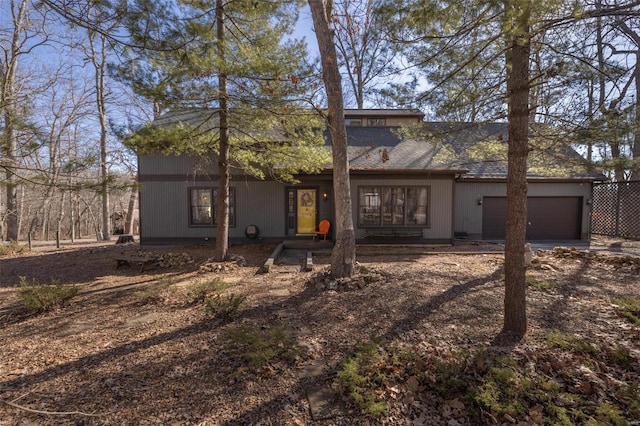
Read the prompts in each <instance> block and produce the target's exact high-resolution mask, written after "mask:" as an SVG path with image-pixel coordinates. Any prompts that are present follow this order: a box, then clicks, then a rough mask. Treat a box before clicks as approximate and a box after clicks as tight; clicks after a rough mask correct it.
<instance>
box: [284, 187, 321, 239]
mask: <svg viewBox="0 0 640 426" xmlns="http://www.w3.org/2000/svg"><path fill="white" fill-rule="evenodd" d="M317 203H318V190H317V189H315V188H288V189H287V204H288V205H287V234H288V235H292V234H294V235H311V234H313V231H315V230H316V216H317V211H318V208H317V207H318V206H317Z"/></svg>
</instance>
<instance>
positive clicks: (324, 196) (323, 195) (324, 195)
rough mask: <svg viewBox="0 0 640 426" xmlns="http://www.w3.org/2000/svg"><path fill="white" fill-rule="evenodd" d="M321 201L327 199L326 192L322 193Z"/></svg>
mask: <svg viewBox="0 0 640 426" xmlns="http://www.w3.org/2000/svg"><path fill="white" fill-rule="evenodd" d="M322 199H323V200H324V201H327V200H328V199H329V194H328V193H327V192H326V191H325V192H323V193H322Z"/></svg>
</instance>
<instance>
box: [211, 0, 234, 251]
mask: <svg viewBox="0 0 640 426" xmlns="http://www.w3.org/2000/svg"><path fill="white" fill-rule="evenodd" d="M216 27H217V39H218V54H219V58H218V59H219V61H220V64H221V65H220V66H221V67H222V66H224V65H223V63H224V55H225V52H224V46H223V43H224V5H223V0H217V1H216ZM218 101H219V106H220V110H219V118H220V141H219V151H220V152H219V153H218V198H217V207H216V209H217V210H216V213H217V214H216V247H215V253H214V258H215V260H217V261H219V262H221V261H223V260H225V259H226V258H227V250H228V249H229V175H230V173H229V105H228V98H227V75H226V73H225V72H224V70H222V69H219V70H218Z"/></svg>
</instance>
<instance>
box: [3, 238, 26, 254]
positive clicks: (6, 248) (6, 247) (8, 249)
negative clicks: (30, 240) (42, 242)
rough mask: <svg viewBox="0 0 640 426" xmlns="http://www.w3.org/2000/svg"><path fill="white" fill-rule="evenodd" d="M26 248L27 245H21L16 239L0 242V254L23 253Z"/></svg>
mask: <svg viewBox="0 0 640 426" xmlns="http://www.w3.org/2000/svg"><path fill="white" fill-rule="evenodd" d="M27 250H28V247H27V246H25V245H21V244H19V243H18V242H17V241H10V242H9V243H8V244H5V243H3V242H0V256H9V255H11V254H18V253H23V252H25V251H27Z"/></svg>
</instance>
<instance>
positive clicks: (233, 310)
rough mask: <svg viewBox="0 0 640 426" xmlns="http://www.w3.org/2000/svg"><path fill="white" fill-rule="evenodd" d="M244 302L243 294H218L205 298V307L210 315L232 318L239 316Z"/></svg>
mask: <svg viewBox="0 0 640 426" xmlns="http://www.w3.org/2000/svg"><path fill="white" fill-rule="evenodd" d="M242 302H244V296H242V295H237V294H228V295H226V296H222V295H220V294H217V295H215V296H213V297H207V298H206V299H205V300H204V308H205V310H206V312H207V313H208V314H210V315H214V316H216V317H218V318H224V319H231V318H235V317H237V316H238V312H239V310H240V305H241V304H242Z"/></svg>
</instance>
